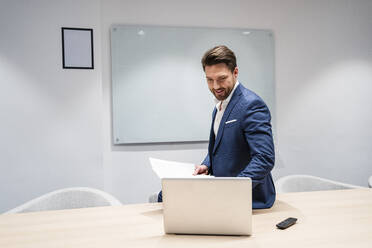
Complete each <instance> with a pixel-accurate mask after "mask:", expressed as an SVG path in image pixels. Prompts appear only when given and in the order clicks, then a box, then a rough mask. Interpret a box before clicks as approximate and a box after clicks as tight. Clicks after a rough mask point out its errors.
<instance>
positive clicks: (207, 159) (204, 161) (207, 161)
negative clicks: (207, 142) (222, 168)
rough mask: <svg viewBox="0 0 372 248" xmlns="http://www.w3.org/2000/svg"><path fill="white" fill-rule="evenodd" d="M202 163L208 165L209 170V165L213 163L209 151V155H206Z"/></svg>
mask: <svg viewBox="0 0 372 248" xmlns="http://www.w3.org/2000/svg"><path fill="white" fill-rule="evenodd" d="M201 164H202V165H206V166H207V167H208V170H209V167H210V166H211V163H210V162H209V153H207V156H206V157H205V159H204V160H203V162H202V163H201Z"/></svg>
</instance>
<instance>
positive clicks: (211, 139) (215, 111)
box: [208, 108, 217, 155]
mask: <svg viewBox="0 0 372 248" xmlns="http://www.w3.org/2000/svg"><path fill="white" fill-rule="evenodd" d="M216 113H217V109H216V108H214V110H213V114H212V125H211V132H210V134H209V144H208V152H209V155H212V151H213V147H214V141H215V138H216V137H215V135H214V130H213V127H214V119H215V118H216Z"/></svg>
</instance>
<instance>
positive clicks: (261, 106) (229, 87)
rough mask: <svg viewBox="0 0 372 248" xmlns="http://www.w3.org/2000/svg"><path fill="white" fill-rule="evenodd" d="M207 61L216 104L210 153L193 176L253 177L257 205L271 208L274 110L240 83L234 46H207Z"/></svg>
mask: <svg viewBox="0 0 372 248" xmlns="http://www.w3.org/2000/svg"><path fill="white" fill-rule="evenodd" d="M202 65H203V69H204V72H205V75H206V79H207V83H208V88H209V89H210V91H211V92H212V94H213V95H214V96H215V98H216V99H215V100H216V107H215V109H214V111H213V115H212V126H211V131H210V137H209V146H208V155H207V156H206V158H205V159H204V161H203V162H202V164H201V165H197V166H196V167H195V172H194V175H197V174H211V175H214V176H216V177H250V178H251V179H252V184H253V185H252V191H253V192H252V198H253V199H252V200H253V201H252V204H253V208H255V209H257V208H258V209H260V208H270V207H271V206H272V205H273V204H274V201H275V187H274V183H273V180H272V177H271V173H270V171H271V170H272V169H273V167H274V161H275V154H274V144H273V137H272V131H271V124H270V121H271V116H270V111H269V109H268V108H267V106H266V104H265V103H264V101H263V100H262V99H261V98H260V97H259V96H257V95H256V94H255V93H254V92H252V91H250V90H248V89H246V88H245V87H244V86H243V85H242V84H240V83H239V82H238V67H237V64H236V57H235V54H234V52H233V51H231V50H230V49H229V48H227V47H226V46H217V47H214V48H212V49H210V50H208V51H207V52H206V53H205V54H204V56H203V58H202ZM231 193H232V194H233V193H234V192H231ZM161 200H162V195H161V193H160V194H159V197H158V201H161Z"/></svg>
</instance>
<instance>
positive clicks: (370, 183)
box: [368, 176, 372, 188]
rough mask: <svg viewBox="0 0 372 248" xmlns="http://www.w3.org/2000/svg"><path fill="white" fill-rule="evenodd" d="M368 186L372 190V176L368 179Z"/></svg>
mask: <svg viewBox="0 0 372 248" xmlns="http://www.w3.org/2000/svg"><path fill="white" fill-rule="evenodd" d="M368 186H369V187H370V188H372V176H370V177H369V179H368Z"/></svg>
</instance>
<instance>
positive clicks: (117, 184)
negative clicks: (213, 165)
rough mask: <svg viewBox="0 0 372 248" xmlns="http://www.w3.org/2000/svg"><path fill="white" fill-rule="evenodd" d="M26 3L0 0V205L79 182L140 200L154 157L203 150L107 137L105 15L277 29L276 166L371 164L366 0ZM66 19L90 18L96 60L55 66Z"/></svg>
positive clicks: (369, 171)
mask: <svg viewBox="0 0 372 248" xmlns="http://www.w3.org/2000/svg"><path fill="white" fill-rule="evenodd" d="M29 2H31V1H10V0H9V1H0V4H1V6H0V35H1V36H0V37H1V38H0V84H1V86H2V87H1V91H0V102H1V105H0V109H1V112H0V113H1V122H0V134H1V139H0V154H1V156H0V167H1V168H0V169H1V174H0V185H1V187H0V196H1V199H2V200H1V201H0V212H1V211H2V210H6V209H8V208H10V207H14V206H16V205H18V204H19V203H21V202H23V201H25V200H28V199H30V198H33V197H35V196H37V195H38V194H41V193H44V192H46V191H49V190H53V189H55V188H59V187H66V186H74V185H86V186H94V187H98V188H100V187H102V186H103V187H104V189H105V190H106V191H108V192H111V193H113V194H114V195H115V196H117V197H118V198H119V199H120V200H122V201H123V202H126V203H135V202H144V201H146V200H147V196H148V194H150V193H152V192H153V191H155V190H158V189H159V187H160V184H159V180H158V179H157V178H156V176H155V175H154V174H153V173H152V172H151V170H150V167H149V164H148V157H149V156H154V157H159V158H163V159H173V160H183V161H188V162H193V163H198V162H200V161H201V160H202V159H203V157H204V155H205V152H206V149H207V144H206V143H196V144H157V145H136V146H133V145H132V146H112V145H111V144H112V142H111V93H110V90H111V83H110V82H111V78H110V71H111V68H110V47H109V27H110V25H112V24H153V25H167V26H209V27H245V28H262V29H271V30H273V32H274V34H275V46H276V54H275V56H276V85H277V88H276V105H277V109H276V113H277V116H276V121H277V126H276V129H275V139H276V148H277V162H276V168H275V169H274V172H273V174H274V177H279V176H282V175H286V174H293V173H306V174H312V175H318V176H323V177H327V178H331V179H336V180H340V181H344V182H347V183H354V184H358V185H366V183H367V177H368V176H369V175H372V166H371V163H370V161H371V158H372V157H371V156H372V155H371V154H372V142H371V141H370V140H371V138H372V130H371V129H370V128H369V127H370V126H372V119H371V114H370V113H371V112H372V111H371V110H372V103H371V101H370V98H369V92H371V90H372V84H371V82H372V45H371V44H372V28H371V27H372V18H371V17H370V13H372V1H369V0H364V1H363V0H327V1H322V0H311V1H310V0H306V1H305V0H283V1H275V0H266V1H260V0H251V1H249V0H245V1H243V0H241V1H236V0H232V1H221V0H214V1H211V0H204V1H196V0H189V1H174V0H158V1H144V0H137V1H129V0H127V1H119V0H116V1H114V0H106V1H99V0H96V1H84V0H78V1H63V2H62V1H47V0H44V1H42V0H34V1H32V3H29ZM61 26H77V27H91V28H94V32H95V40H94V42H95V61H96V69H95V70H88V71H85V70H76V71H74V70H62V69H61V67H62V66H61V57H60V56H61V55H60V27H61ZM4 37H5V38H4ZM101 49H102V50H101ZM101 54H102V57H101ZM35 58H36V59H35ZM240 69H241V70H244V68H240ZM138 71H139V73H140V72H141V70H140V68H139V70H138ZM144 100H145V101H149V100H147V99H144ZM4 199H5V200H4Z"/></svg>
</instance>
